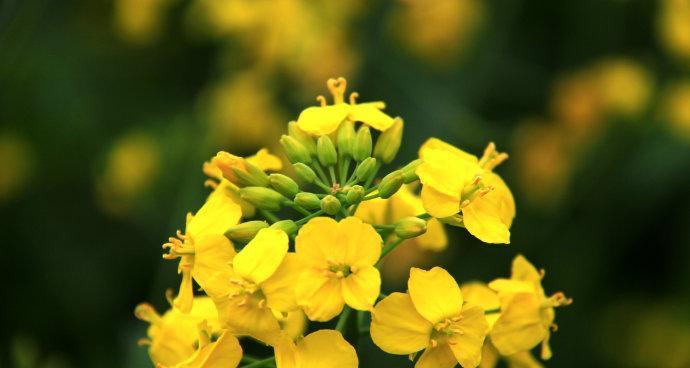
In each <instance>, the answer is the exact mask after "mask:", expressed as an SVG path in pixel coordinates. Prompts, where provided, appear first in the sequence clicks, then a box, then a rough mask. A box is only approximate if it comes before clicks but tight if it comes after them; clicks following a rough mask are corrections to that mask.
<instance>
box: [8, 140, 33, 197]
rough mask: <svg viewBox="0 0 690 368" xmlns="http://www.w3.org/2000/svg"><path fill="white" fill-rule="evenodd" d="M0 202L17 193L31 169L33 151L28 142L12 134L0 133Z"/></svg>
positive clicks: (29, 174) (26, 179)
mask: <svg viewBox="0 0 690 368" xmlns="http://www.w3.org/2000/svg"><path fill="white" fill-rule="evenodd" d="M0 162H2V165H3V167H2V175H0V203H1V202H4V201H6V200H8V199H11V198H12V197H14V196H15V195H17V194H18V193H19V192H20V191H21V190H22V188H23V186H24V184H26V182H27V181H28V180H29V177H30V176H31V172H32V171H33V151H32V149H31V147H30V146H29V143H28V142H26V141H25V140H24V139H22V138H20V137H19V136H16V135H13V134H6V133H2V134H0Z"/></svg>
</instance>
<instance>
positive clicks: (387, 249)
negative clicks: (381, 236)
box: [379, 238, 405, 264]
mask: <svg viewBox="0 0 690 368" xmlns="http://www.w3.org/2000/svg"><path fill="white" fill-rule="evenodd" d="M403 241H405V239H401V238H396V239H395V240H393V241H392V242H390V243H388V244H386V245H385V246H384V247H383V250H381V257H380V258H379V264H380V263H381V261H382V260H383V257H385V256H386V254H388V253H390V252H391V251H392V250H393V249H395V248H396V247H397V246H398V245H400V243H402V242H403Z"/></svg>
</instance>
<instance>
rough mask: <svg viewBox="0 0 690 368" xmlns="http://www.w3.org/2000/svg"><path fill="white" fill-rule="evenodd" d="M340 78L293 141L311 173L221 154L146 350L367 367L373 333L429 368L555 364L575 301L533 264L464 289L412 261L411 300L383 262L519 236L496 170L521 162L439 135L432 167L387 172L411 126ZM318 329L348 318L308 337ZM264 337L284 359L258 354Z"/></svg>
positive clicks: (176, 240) (195, 362) (521, 262)
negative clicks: (476, 151) (384, 276)
mask: <svg viewBox="0 0 690 368" xmlns="http://www.w3.org/2000/svg"><path fill="white" fill-rule="evenodd" d="M327 85H328V87H329V89H330V91H331V93H332V95H333V103H332V104H328V103H327V101H326V99H325V98H324V97H321V96H320V97H319V98H318V99H317V100H318V101H319V102H320V106H316V107H310V108H307V109H306V110H304V111H303V112H302V113H301V114H300V115H299V118H298V119H297V120H296V121H294V122H290V123H289V124H288V134H286V135H283V136H282V138H281V139H280V143H281V144H282V146H283V148H284V150H285V154H286V155H287V157H288V159H289V161H290V163H291V165H292V168H293V169H294V172H295V176H296V179H297V180H295V179H293V178H291V177H289V176H286V175H284V174H280V173H277V172H276V171H279V170H281V169H283V165H282V162H281V160H280V159H279V158H278V157H276V156H274V155H272V154H270V153H269V152H268V150H265V149H263V150H260V151H259V152H257V154H256V155H254V156H251V157H246V158H243V157H238V156H235V155H232V154H230V153H228V152H218V154H216V155H215V156H214V157H213V158H212V159H211V160H209V161H208V162H206V163H205V164H204V172H205V173H206V174H207V175H208V176H209V180H208V181H207V185H208V186H210V187H212V188H213V192H212V193H211V194H210V195H209V197H208V199H207V200H206V202H205V203H204V205H203V206H202V207H201V208H200V209H199V210H198V211H197V212H196V213H195V214H194V215H192V214H189V215H188V216H187V223H186V228H185V231H184V233H183V232H182V231H178V232H177V234H176V236H174V237H171V238H170V239H169V241H168V242H167V243H165V244H164V245H163V248H164V249H166V250H167V253H166V254H165V255H164V256H163V258H165V259H169V260H178V261H179V263H178V273H179V274H181V279H182V281H181V283H180V287H179V291H178V292H177V294H176V295H175V296H173V292H169V293H168V300H169V302H170V304H171V309H170V310H168V311H167V312H165V313H164V314H163V315H162V316H161V315H159V314H158V313H157V312H156V311H155V310H154V309H153V308H152V307H151V306H150V305H148V304H141V305H139V306H138V307H137V308H136V315H137V317H138V318H140V319H142V320H144V321H147V322H149V323H150V328H149V330H148V338H147V339H143V340H141V341H142V343H143V344H146V345H149V350H150V355H151V359H152V360H153V362H154V363H155V364H156V365H157V366H160V367H226V368H227V367H237V366H239V365H240V364H245V365H243V366H244V367H273V366H276V367H280V368H287V367H304V368H314V367H317V368H318V367H342V368H351V367H357V366H358V364H359V363H358V357H357V352H356V350H355V348H354V347H353V346H352V345H351V344H350V342H348V341H355V340H356V339H357V337H358V335H359V334H370V335H371V338H372V340H373V342H374V343H375V344H376V345H377V346H379V347H380V348H381V349H382V350H383V351H385V352H387V353H390V354H403V355H409V357H410V359H411V360H413V361H415V362H416V363H415V366H416V367H453V366H455V365H457V364H458V363H459V364H460V365H461V366H463V367H476V366H478V365H479V364H480V362H483V363H482V364H483V366H491V365H492V364H493V363H495V362H496V360H497V359H498V358H499V357H503V358H505V359H507V360H508V361H509V362H519V363H520V364H528V365H532V366H539V363H538V362H537V361H536V360H535V359H534V358H533V357H532V356H531V355H530V353H529V351H530V350H531V349H532V348H534V347H536V346H537V345H539V344H541V346H542V348H541V357H542V358H543V359H548V358H549V357H550V356H551V351H550V349H549V338H550V331H551V330H555V324H554V317H555V312H554V310H555V309H554V308H556V307H559V306H563V305H567V304H569V303H570V302H571V301H570V299H567V298H566V297H565V296H564V295H563V294H562V293H555V294H553V295H551V296H547V294H546V293H545V292H544V289H543V288H542V285H541V280H542V278H543V276H544V272H543V271H537V269H535V268H534V266H532V265H531V264H530V263H529V262H528V261H527V260H526V259H525V258H524V257H522V256H518V257H516V258H515V260H514V261H513V268H512V274H511V277H510V278H509V279H503V278H499V279H496V280H494V281H492V282H490V283H488V284H483V283H478V282H471V283H466V284H462V285H459V284H458V283H457V282H456V281H455V279H454V278H453V277H452V276H451V275H450V274H449V273H448V272H447V271H446V270H444V269H442V268H439V267H434V268H432V269H431V270H422V269H417V268H412V269H411V270H410V275H409V280H408V284H407V285H408V290H407V291H406V292H405V293H399V292H396V293H392V294H390V295H384V294H382V293H381V274H380V272H379V267H380V266H381V264H382V260H383V259H384V257H385V256H386V255H387V254H388V253H390V252H391V251H393V250H394V249H395V248H396V247H397V246H398V245H400V244H401V243H402V242H404V241H406V240H410V239H416V240H417V244H418V245H419V246H421V247H424V248H426V249H433V250H442V249H444V248H445V247H446V242H447V240H446V239H447V238H446V235H445V229H444V226H446V225H449V226H455V227H460V228H465V229H467V231H468V232H469V233H470V234H472V235H473V236H475V237H476V238H478V239H479V240H481V241H483V242H486V243H505V244H507V243H510V230H509V229H510V226H511V223H512V221H513V217H514V216H515V203H514V200H513V196H512V194H511V192H510V189H509V188H508V186H507V185H506V184H505V182H504V181H503V180H502V179H501V178H500V176H498V175H497V174H496V173H494V169H495V168H496V167H497V166H498V165H499V164H500V163H502V162H503V161H504V160H505V159H506V158H507V157H508V156H507V155H506V154H505V153H501V152H498V151H497V150H496V147H495V146H494V144H492V143H491V144H489V145H488V147H487V148H486V150H485V151H484V153H483V155H482V156H481V157H476V156H474V155H471V154H469V153H466V152H464V151H462V150H460V149H458V148H456V147H454V146H452V145H450V144H448V143H445V142H443V141H441V140H438V139H430V140H428V141H427V142H426V143H424V145H422V147H421V148H420V150H419V158H418V159H416V160H414V161H412V162H410V163H408V164H407V165H404V166H403V167H401V168H400V169H397V170H393V171H392V172H389V173H388V174H386V175H383V176H382V177H381V178H379V175H378V173H379V171H380V170H381V168H382V167H383V166H384V165H387V164H390V163H391V162H392V161H393V160H394V158H395V156H396V155H397V152H398V149H399V148H400V145H401V141H402V132H403V121H402V119H400V118H393V117H390V116H389V115H387V114H386V113H385V112H384V111H383V109H384V106H385V105H384V103H382V102H367V103H358V102H357V94H356V93H352V94H351V95H350V96H349V97H348V99H347V101H346V99H345V87H346V81H345V80H344V79H342V78H340V79H331V80H329V81H328V84H327ZM373 136H374V137H376V139H374V138H372V137H373ZM420 186H421V189H419V187H420ZM417 193H419V194H417ZM290 218H291V219H290ZM195 284H196V285H198V288H199V290H200V291H203V294H204V295H201V293H198V294H199V295H196V294H195V292H194V288H195ZM336 317H338V318H337V321H334V320H335V319H336ZM355 317H356V318H355ZM309 321H314V322H320V324H319V325H318V326H321V327H324V326H327V325H326V324H324V323H328V322H329V321H334V325H333V326H332V327H333V328H332V329H319V330H316V331H313V332H311V333H308V334H307V332H308V331H309ZM312 330H313V328H312ZM305 334H306V336H304V335H305ZM247 338H248V339H247ZM239 339H243V340H242V344H240V341H239ZM251 344H255V345H257V344H258V345H260V346H270V347H272V349H273V352H274V356H272V357H269V358H265V359H262V358H257V357H253V356H249V355H248V354H243V347H242V346H243V345H244V346H245V349H246V347H247V346H248V345H251ZM253 348H254V349H255V350H256V349H259V350H260V347H256V346H254V347H253Z"/></svg>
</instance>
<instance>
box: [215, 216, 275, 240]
mask: <svg viewBox="0 0 690 368" xmlns="http://www.w3.org/2000/svg"><path fill="white" fill-rule="evenodd" d="M267 227H268V223H267V222H266V221H247V222H243V223H241V224H238V225H235V226H232V227H230V228H229V229H228V230H227V231H226V232H225V236H227V237H228V238H230V240H233V241H238V242H240V243H249V241H251V240H252V239H254V236H255V235H256V233H258V232H259V230H261V229H264V228H267Z"/></svg>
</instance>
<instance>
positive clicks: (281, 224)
mask: <svg viewBox="0 0 690 368" xmlns="http://www.w3.org/2000/svg"><path fill="white" fill-rule="evenodd" d="M269 228H270V229H278V230H282V231H284V232H285V234H288V235H292V234H294V233H295V231H297V224H295V222H294V221H292V220H282V221H278V222H276V223H274V224H272V225H271V226H269Z"/></svg>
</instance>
